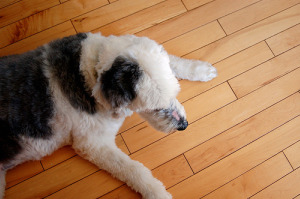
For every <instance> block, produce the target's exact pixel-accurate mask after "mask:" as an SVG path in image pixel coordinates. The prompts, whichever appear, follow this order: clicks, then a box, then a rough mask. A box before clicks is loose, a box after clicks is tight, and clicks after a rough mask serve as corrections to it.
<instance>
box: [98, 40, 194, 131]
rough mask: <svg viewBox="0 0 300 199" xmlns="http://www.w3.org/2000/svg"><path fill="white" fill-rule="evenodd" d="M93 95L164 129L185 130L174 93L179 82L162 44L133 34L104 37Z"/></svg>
mask: <svg viewBox="0 0 300 199" xmlns="http://www.w3.org/2000/svg"><path fill="white" fill-rule="evenodd" d="M101 45H102V46H101V50H100V52H101V53H100V57H99V62H98V64H97V66H96V67H95V68H96V72H97V77H98V78H97V83H96V86H95V87H94V88H93V93H94V96H96V98H97V101H98V102H99V103H101V104H102V105H103V106H104V107H106V108H108V109H111V110H113V112H115V113H118V112H122V111H123V110H126V109H130V110H132V111H135V112H137V113H139V114H140V115H141V116H142V117H143V118H145V119H146V120H147V121H148V122H149V123H150V124H151V125H152V126H153V127H154V128H156V129H157V130H159V131H163V132H171V131H174V130H184V129H185V128H186V127H187V125H188V123H187V121H186V114H185V110H184V108H183V106H182V105H181V104H180V103H179V102H178V100H177V99H176V96H177V94H178V92H179V90H180V87H179V83H178V81H177V79H176V78H175V76H174V74H173V72H172V70H171V68H170V63H169V62H170V60H169V56H168V54H167V53H166V51H165V50H164V49H163V47H162V46H161V45H158V44H157V43H156V42H154V41H152V40H150V39H148V38H141V37H135V36H132V35H127V36H121V37H115V36H110V37H106V38H105V40H103V42H102V43H101Z"/></svg>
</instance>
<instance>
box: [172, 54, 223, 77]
mask: <svg viewBox="0 0 300 199" xmlns="http://www.w3.org/2000/svg"><path fill="white" fill-rule="evenodd" d="M169 58H170V66H171V69H172V71H173V73H174V74H175V76H176V77H177V78H180V79H187V80H190V81H203V82H207V81H209V80H212V79H213V78H215V77H217V69H216V68H215V67H213V66H212V65H211V64H210V63H208V62H203V61H199V60H191V59H183V58H180V57H177V56H174V55H169Z"/></svg>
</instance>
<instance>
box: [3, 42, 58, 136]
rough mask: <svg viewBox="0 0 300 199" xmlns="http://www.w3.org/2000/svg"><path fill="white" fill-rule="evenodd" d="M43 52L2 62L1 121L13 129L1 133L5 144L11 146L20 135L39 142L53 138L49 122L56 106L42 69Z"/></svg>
mask: <svg viewBox="0 0 300 199" xmlns="http://www.w3.org/2000/svg"><path fill="white" fill-rule="evenodd" d="M43 50H44V48H43V47H41V48H38V49H36V50H34V51H30V52H27V53H24V54H21V55H12V56H7V57H3V58H0V119H1V120H2V123H3V122H4V123H5V125H6V127H7V125H8V126H9V127H7V128H8V129H9V130H6V131H5V132H2V130H1V139H2V140H7V141H8V142H11V140H9V138H10V137H11V136H14V137H16V136H18V135H26V136H31V137H39V138H46V137H49V136H50V135H51V128H50V127H49V125H48V122H49V119H50V118H51V117H52V114H53V112H52V111H53V102H52V99H51V93H50V91H49V82H48V79H47V78H46V77H45V76H44V74H43V71H42V68H41V66H42V65H43V56H42V52H43ZM4 123H3V124H2V125H4ZM5 134H6V135H5ZM7 134H8V135H7Z"/></svg>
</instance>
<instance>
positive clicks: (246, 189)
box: [204, 153, 292, 199]
mask: <svg viewBox="0 0 300 199" xmlns="http://www.w3.org/2000/svg"><path fill="white" fill-rule="evenodd" d="M291 171H292V168H291V166H290V164H289V162H288V161H287V160H286V158H285V156H284V154H283V153H279V154H278V155H276V156H274V157H272V158H271V159H269V160H267V161H266V162H263V163H262V164H260V165H258V166H257V167H255V168H253V169H251V170H250V171H248V172H246V173H245V174H243V175H241V176H240V177H238V178H236V179H234V180H233V181H231V182H229V183H227V184H226V185H224V186H223V187H221V188H219V189H217V190H216V191H214V192H212V193H211V194H209V195H207V196H205V197H204V198H205V199H215V198H224V199H226V198H228V199H240V198H249V197H250V196H252V195H253V194H255V193H257V192H258V191H260V190H262V189H263V188H265V187H266V186H269V185H270V184H272V183H273V182H275V181H277V180H279V179H280V178H281V177H283V176H285V175H286V174H288V173H289V172H291Z"/></svg>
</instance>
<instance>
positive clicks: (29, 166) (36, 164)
mask: <svg viewBox="0 0 300 199" xmlns="http://www.w3.org/2000/svg"><path fill="white" fill-rule="evenodd" d="M43 171H44V169H43V167H42V165H41V163H40V161H30V162H26V163H24V164H21V165H18V166H16V167H15V168H13V169H11V170H8V172H7V174H6V189H7V188H10V187H12V186H14V185H16V184H18V183H20V182H22V181H24V180H26V179H28V178H30V177H32V176H34V175H36V174H38V173H41V172H43Z"/></svg>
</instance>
